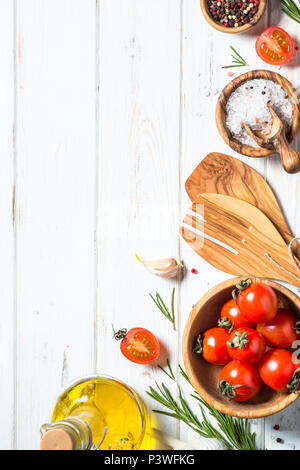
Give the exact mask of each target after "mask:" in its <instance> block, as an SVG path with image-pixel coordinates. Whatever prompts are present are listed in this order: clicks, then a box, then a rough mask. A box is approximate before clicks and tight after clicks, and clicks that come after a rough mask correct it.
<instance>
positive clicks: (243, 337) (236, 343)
mask: <svg viewBox="0 0 300 470" xmlns="http://www.w3.org/2000/svg"><path fill="white" fill-rule="evenodd" d="M247 336H248V332H247V331H245V332H244V333H239V332H238V331H236V332H235V336H234V339H233V341H232V343H231V342H230V341H227V345H228V346H229V347H230V348H239V349H245V346H246V344H248V343H250V340H249V339H248V338H247Z"/></svg>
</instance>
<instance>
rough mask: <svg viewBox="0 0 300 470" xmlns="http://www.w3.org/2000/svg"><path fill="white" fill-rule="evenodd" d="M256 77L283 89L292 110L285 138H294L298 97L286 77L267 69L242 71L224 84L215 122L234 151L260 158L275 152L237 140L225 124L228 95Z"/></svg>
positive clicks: (299, 113)
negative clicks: (241, 73)
mask: <svg viewBox="0 0 300 470" xmlns="http://www.w3.org/2000/svg"><path fill="white" fill-rule="evenodd" d="M256 78H258V79H263V80H271V81H273V82H275V83H277V84H278V85H280V86H281V88H282V89H283V90H284V91H285V93H286V94H287V96H288V97H289V100H290V102H291V105H292V112H293V119H292V125H291V128H290V129H289V132H288V134H287V140H288V142H290V143H291V142H292V141H293V140H294V139H295V138H296V136H297V134H298V132H299V129H300V107H299V98H298V96H297V94H296V91H295V89H294V88H293V86H292V84H291V83H290V82H289V81H288V80H287V79H286V78H284V77H283V76H282V75H279V74H278V73H275V72H271V71H268V70H253V71H252V72H247V73H244V74H243V75H240V76H239V77H237V78H235V79H234V80H232V81H231V82H230V83H228V85H226V87H225V88H224V90H223V91H222V93H221V94H220V96H219V99H218V102H217V106H216V124H217V128H218V131H219V133H220V135H221V137H222V138H223V140H224V141H225V142H226V144H228V145H229V146H230V147H231V148H232V149H233V150H235V152H238V153H241V154H242V155H246V156H248V157H254V158H261V157H268V156H270V155H273V154H275V153H276V152H275V151H274V150H270V149H266V148H260V147H254V146H253V147H252V146H251V145H246V144H243V143H241V142H239V141H238V140H237V139H236V138H234V137H233V135H232V134H231V132H230V130H229V129H228V127H227V125H226V120H227V111H226V107H227V101H228V99H229V97H230V96H231V94H232V93H233V92H234V91H235V90H236V89H237V88H238V87H239V86H241V85H243V84H244V83H245V82H247V81H250V80H254V79H256Z"/></svg>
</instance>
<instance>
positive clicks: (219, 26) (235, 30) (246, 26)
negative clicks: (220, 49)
mask: <svg viewBox="0 0 300 470" xmlns="http://www.w3.org/2000/svg"><path fill="white" fill-rule="evenodd" d="M200 6H201V10H202V13H203V16H204V18H205V19H206V21H207V22H208V23H209V24H210V26H212V27H213V28H215V29H217V30H218V31H221V32H222V33H228V34H237V33H244V32H245V31H249V29H251V28H252V27H253V26H255V25H256V24H257V23H258V22H259V20H260V19H261V18H262V16H263V14H264V12H265V10H266V6H267V0H260V3H259V7H258V10H257V12H256V14H255V15H254V16H253V19H252V21H251V22H250V23H246V24H244V25H243V26H238V27H237V28H232V27H231V28H226V26H222V24H221V23H218V22H216V21H214V20H213V18H212V17H211V15H210V12H209V8H208V4H207V0H200Z"/></svg>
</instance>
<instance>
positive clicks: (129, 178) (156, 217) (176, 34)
mask: <svg viewBox="0 0 300 470" xmlns="http://www.w3.org/2000/svg"><path fill="white" fill-rule="evenodd" d="M179 87H180V1H178V0H154V1H153V0H131V1H125V2H124V1H123V0H102V2H101V4H100V104H101V109H100V164H99V217H98V221H99V225H98V233H99V247H98V251H99V295H98V311H99V318H98V335H99V341H98V344H99V358H98V369H99V370H100V371H102V372H108V373H110V374H112V375H114V376H117V377H119V378H120V379H123V380H124V381H125V382H127V383H128V384H129V385H132V386H133V387H134V388H135V389H136V390H137V391H138V392H139V393H140V394H141V396H142V397H143V398H144V399H145V401H146V403H147V404H149V405H150V406H151V405H152V404H151V403H150V401H149V399H148V398H147V396H146V395H145V390H146V389H147V388H148V386H149V385H150V384H152V385H153V384H154V379H155V378H158V380H160V378H164V377H162V374H161V373H158V371H157V369H156V368H154V367H151V366H148V367H143V366H140V365H135V364H133V363H130V362H129V361H128V360H126V359H125V358H124V357H122V355H121V353H120V350H119V345H118V344H114V342H113V341H112V324H113V325H114V327H115V328H123V327H126V328H128V329H129V328H131V327H135V326H143V327H146V328H148V329H149V330H151V331H152V332H153V333H154V334H156V335H157V336H158V338H159V340H160V341H161V344H162V346H163V349H164V351H163V354H162V356H164V357H170V359H171V361H172V363H173V364H176V363H177V359H178V358H177V352H178V336H177V334H176V333H174V332H173V331H172V327H171V325H170V324H169V323H168V321H167V320H166V319H165V318H164V317H163V316H162V314H161V313H160V312H159V311H158V310H156V307H155V305H154V304H153V303H152V301H151V299H150V298H149V293H150V292H151V293H155V291H156V290H157V291H158V292H160V294H161V295H162V297H163V298H164V299H165V300H166V302H168V303H169V302H170V298H171V290H172V287H173V286H174V285H175V286H176V282H174V281H172V280H163V279H160V278H158V277H152V276H151V275H150V274H148V273H147V272H145V270H144V268H143V266H142V265H140V264H139V263H138V262H137V261H136V259H135V257H134V253H135V252H137V253H138V254H139V256H140V257H142V258H144V259H151V258H152V259H153V258H160V257H166V256H172V257H176V256H177V246H178V220H179V212H178V204H179V200H178V195H179V181H178V164H179V163H178V162H179V160H178V155H179V107H180V102H179ZM177 291H178V289H177ZM177 324H178V320H177ZM160 362H161V363H162V364H163V363H164V362H165V360H164V358H163V357H162V358H161V360H160ZM171 385H172V384H171ZM171 389H172V390H173V392H175V393H176V387H175V386H174V385H172V387H171ZM155 407H157V404H155ZM159 422H160V423H161V425H162V427H163V428H164V429H168V430H169V432H172V433H173V434H176V428H177V427H178V423H176V422H174V421H172V420H169V419H159Z"/></svg>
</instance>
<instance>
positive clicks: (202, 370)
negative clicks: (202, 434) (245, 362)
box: [182, 277, 300, 418]
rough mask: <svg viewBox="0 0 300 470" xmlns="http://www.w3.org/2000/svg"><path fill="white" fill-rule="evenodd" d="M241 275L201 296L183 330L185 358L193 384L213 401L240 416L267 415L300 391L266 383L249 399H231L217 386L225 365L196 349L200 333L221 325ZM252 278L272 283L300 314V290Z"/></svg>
mask: <svg viewBox="0 0 300 470" xmlns="http://www.w3.org/2000/svg"><path fill="white" fill-rule="evenodd" d="M241 279H245V277H243V278H233V279H229V280H227V281H225V282H221V283H220V284H218V285H217V286H215V287H213V288H212V289H211V290H209V291H208V292H207V293H206V294H205V295H204V296H203V297H201V299H200V300H199V301H198V302H197V304H196V305H195V306H194V307H193V310H192V312H191V314H190V316H189V319H188V321H187V323H186V326H185V329H184V333H183V344H182V350H183V360H184V366H185V370H186V372H187V375H188V377H189V379H190V381H191V384H192V386H193V387H194V388H195V390H196V391H197V392H198V394H199V395H200V396H201V397H202V398H203V399H204V400H205V401H206V402H207V403H208V404H209V405H211V406H212V407H214V408H215V409H216V410H218V411H220V412H222V413H225V414H227V415H231V416H235V417H238V418H264V417H266V416H270V415H272V414H275V413H277V412H279V411H281V410H283V409H284V408H286V407H287V406H288V405H290V404H291V403H293V402H294V401H295V400H297V398H298V396H299V394H297V393H290V394H289V393H279V392H275V391H274V390H271V389H270V388H268V387H267V386H266V385H264V384H263V386H262V388H261V390H260V392H259V394H258V395H257V396H256V397H254V398H253V399H251V400H249V401H248V402H244V403H238V402H235V401H233V400H231V401H229V400H228V399H227V398H225V397H223V396H222V394H221V393H220V392H219V391H218V389H217V383H218V381H219V375H220V372H221V370H222V367H223V366H215V365H213V364H209V363H208V362H206V361H205V360H204V359H203V358H202V357H199V356H197V355H196V354H194V353H193V352H192V348H193V346H194V342H195V339H196V338H197V336H198V335H199V333H202V332H204V331H206V330H207V329H209V328H212V327H215V326H217V322H218V318H219V317H220V312H221V307H222V305H223V304H224V303H225V302H226V301H227V300H229V299H230V298H231V292H232V290H233V288H234V287H235V285H236V284H237V283H238V282H239V281H240V280H241ZM251 279H252V280H253V281H262V282H264V283H265V284H267V285H268V286H271V287H272V288H273V289H274V290H275V292H276V294H277V297H278V301H279V307H282V308H288V309H290V310H292V311H294V312H295V313H296V314H297V315H298V316H300V299H299V297H297V295H296V294H294V293H293V292H291V291H290V290H289V289H287V288H286V287H283V286H281V285H280V284H278V283H276V282H273V281H270V280H268V279H258V278H251Z"/></svg>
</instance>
